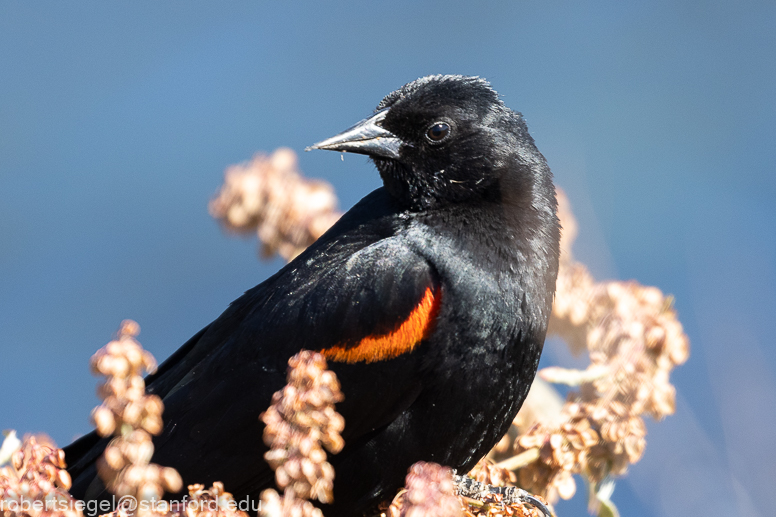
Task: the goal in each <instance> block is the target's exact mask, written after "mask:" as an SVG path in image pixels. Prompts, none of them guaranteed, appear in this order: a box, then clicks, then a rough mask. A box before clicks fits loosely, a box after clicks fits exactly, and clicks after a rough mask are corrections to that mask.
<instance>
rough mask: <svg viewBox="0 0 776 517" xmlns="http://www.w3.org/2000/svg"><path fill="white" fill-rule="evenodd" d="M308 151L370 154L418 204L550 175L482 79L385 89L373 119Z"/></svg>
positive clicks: (400, 192) (492, 193)
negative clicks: (394, 89) (384, 94)
mask: <svg viewBox="0 0 776 517" xmlns="http://www.w3.org/2000/svg"><path fill="white" fill-rule="evenodd" d="M309 149H326V150H331V151H340V152H350V153H360V154H366V155H368V156H370V157H371V158H372V160H373V161H374V162H375V165H376V166H377V169H378V170H379V171H380V175H381V177H382V179H383V182H384V184H385V187H386V189H387V190H388V192H389V193H390V194H391V195H393V196H394V197H395V198H397V199H398V200H400V201H401V202H403V203H405V204H407V205H409V206H410V207H412V208H413V209H416V210H423V209H428V208H434V207H438V206H443V205H448V204H452V203H462V202H468V201H480V200H483V199H485V200H487V199H489V198H492V199H494V200H497V199H499V198H500V197H501V195H502V192H503V189H504V188H505V186H506V183H508V184H509V189H510V190H513V187H517V188H518V190H520V189H521V186H523V187H529V188H530V187H531V186H533V185H535V184H536V182H537V181H539V182H540V183H545V181H542V180H547V181H551V180H550V179H549V178H550V172H549V169H548V168H547V165H546V162H545V161H544V158H543V157H542V155H541V154H540V153H539V151H538V150H537V149H536V146H535V145H534V142H533V139H532V138H531V136H530V135H529V134H528V130H527V127H526V124H525V122H524V120H523V117H522V115H520V113H516V112H514V111H512V110H510V109H509V108H507V107H506V106H505V105H504V103H503V102H502V101H501V100H500V99H499V97H498V93H496V91H495V90H493V88H491V86H490V84H488V82H487V81H485V80H484V79H480V78H478V77H466V76H460V75H432V76H428V77H422V78H420V79H417V80H415V81H412V82H411V83H408V84H406V85H404V86H403V87H402V88H400V89H398V90H396V91H394V92H392V93H390V94H388V95H387V96H386V97H385V98H384V99H383V100H382V101H381V102H380V104H379V105H378V106H377V108H376V109H375V112H374V114H373V115H372V116H370V117H369V118H367V119H365V120H362V121H361V122H359V123H358V124H356V125H355V126H353V127H351V128H350V129H348V130H346V131H344V132H342V133H340V134H338V135H336V136H334V137H331V138H329V139H326V140H324V141H322V142H319V143H317V144H315V145H313V146H311V147H309V148H308V150H309Z"/></svg>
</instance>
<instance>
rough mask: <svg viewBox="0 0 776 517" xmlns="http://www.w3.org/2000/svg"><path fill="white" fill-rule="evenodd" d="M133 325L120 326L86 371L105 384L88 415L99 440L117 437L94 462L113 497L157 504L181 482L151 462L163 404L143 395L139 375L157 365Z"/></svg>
mask: <svg viewBox="0 0 776 517" xmlns="http://www.w3.org/2000/svg"><path fill="white" fill-rule="evenodd" d="M139 332H140V327H139V326H138V324H137V323H135V322H134V321H131V320H125V321H123V322H122V324H121V327H120V329H119V331H118V333H117V336H116V339H115V340H113V341H111V342H110V343H108V344H107V345H105V346H104V347H103V348H101V349H100V350H99V351H97V353H95V354H94V356H92V359H91V368H92V371H93V372H94V373H95V374H97V375H104V376H105V377H106V378H105V381H104V382H103V383H102V384H101V385H100V386H99V387H98V389H97V394H98V395H99V396H100V398H102V399H103V402H102V404H101V405H100V406H98V407H97V408H95V409H94V411H93V412H92V419H93V421H94V423H95V425H96V427H97V432H98V433H99V434H100V435H101V436H110V435H115V436H116V437H115V438H114V439H113V440H112V441H111V442H110V443H109V444H108V446H107V447H106V448H105V453H104V454H103V456H102V457H101V458H100V459H99V460H98V462H97V472H98V473H99V475H100V478H101V479H102V480H103V482H105V486H106V487H107V488H108V489H109V490H110V491H111V492H112V493H114V494H116V495H118V496H119V497H121V496H132V497H135V498H136V499H137V500H138V501H158V500H160V499H161V498H162V496H163V495H164V492H165V491H167V492H178V491H179V490H180V489H181V485H182V483H183V482H182V480H181V477H180V475H179V474H178V472H177V471H176V470H175V469H173V468H170V467H161V466H159V465H156V464H153V463H151V457H152V456H153V453H154V445H153V442H152V441H151V435H152V434H159V433H160V432H161V430H162V411H163V409H164V406H163V404H162V401H161V399H160V398H159V397H157V396H156V395H146V393H145V381H144V380H143V377H142V375H143V373H144V372H145V371H153V370H155V368H156V361H155V360H154V358H153V356H152V355H151V354H150V353H148V352H147V351H145V350H143V347H141V346H140V343H138V342H137V341H136V340H135V336H137V334H138V333H139Z"/></svg>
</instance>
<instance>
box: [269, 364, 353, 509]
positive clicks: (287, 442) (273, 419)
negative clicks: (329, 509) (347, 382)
mask: <svg viewBox="0 0 776 517" xmlns="http://www.w3.org/2000/svg"><path fill="white" fill-rule="evenodd" d="M287 381H288V384H287V385H286V386H285V387H284V388H283V389H282V390H281V391H278V392H276V393H275V394H274V395H273V396H272V404H271V405H270V407H269V408H268V409H267V411H265V412H264V413H262V415H261V420H262V421H263V422H264V424H266V425H265V428H264V443H266V444H267V445H268V446H269V447H270V450H269V451H267V453H266V454H265V455H264V458H265V459H266V460H267V463H269V464H270V466H271V467H272V468H273V469H274V470H275V482H276V483H277V485H278V487H280V488H282V489H284V494H283V497H282V498H281V497H280V496H279V495H278V494H277V492H275V491H274V490H265V491H264V492H263V493H262V515H267V516H275V515H295V514H298V515H300V516H305V517H307V516H313V515H321V514H320V510H318V509H316V508H315V507H313V506H312V504H310V503H309V502H308V501H305V500H306V499H311V498H312V499H317V500H319V501H321V502H323V503H331V502H332V501H333V500H334V496H333V488H334V468H333V467H332V466H331V464H330V463H329V462H327V461H326V452H325V451H324V450H323V448H324V447H325V448H326V449H328V450H329V452H331V453H334V454H336V453H338V452H339V451H341V450H342V447H343V446H344V445H345V442H344V441H343V439H342V436H341V435H340V433H341V432H342V430H343V429H344V428H345V420H344V419H343V418H342V416H341V415H340V414H339V413H337V412H336V410H335V409H334V404H335V403H337V402H340V401H341V400H343V395H342V392H341V391H340V385H339V381H338V380H337V376H336V375H335V374H334V372H332V371H330V370H327V369H326V359H325V358H324V357H323V355H321V354H319V353H317V352H310V351H307V350H302V351H301V352H299V353H298V354H296V355H295V356H293V357H292V358H291V359H289V360H288V374H287ZM278 512H280V513H278Z"/></svg>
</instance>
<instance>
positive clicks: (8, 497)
mask: <svg viewBox="0 0 776 517" xmlns="http://www.w3.org/2000/svg"><path fill="white" fill-rule="evenodd" d="M10 436H11V435H10V433H9V437H10ZM14 438H15V435H14ZM17 444H18V442H17ZM70 485H71V480H70V475H69V474H68V473H67V471H66V470H65V452H64V451H63V450H62V449H58V448H57V447H56V445H54V443H53V442H52V441H51V439H50V438H48V437H47V436H45V435H40V436H38V437H37V438H36V437H35V436H26V437H25V438H24V441H23V444H22V445H21V448H20V449H19V450H17V451H16V452H14V453H13V455H12V457H11V464H10V465H6V466H4V467H2V468H0V515H2V517H82V514H81V510H80V508H79V507H78V506H77V505H76V500H75V499H73V497H72V496H71V495H70V494H69V493H68V492H67V491H68V490H69V489H70Z"/></svg>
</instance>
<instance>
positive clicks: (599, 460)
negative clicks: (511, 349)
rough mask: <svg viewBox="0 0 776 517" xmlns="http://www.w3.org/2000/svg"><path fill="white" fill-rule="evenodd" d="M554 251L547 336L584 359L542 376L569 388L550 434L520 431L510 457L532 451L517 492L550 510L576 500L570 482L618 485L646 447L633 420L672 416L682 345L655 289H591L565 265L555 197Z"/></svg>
mask: <svg viewBox="0 0 776 517" xmlns="http://www.w3.org/2000/svg"><path fill="white" fill-rule="evenodd" d="M559 201H560V203H561V220H562V224H563V226H564V228H571V229H572V231H567V232H566V234H565V236H564V241H563V243H562V244H563V252H562V260H561V269H560V273H559V276H558V282H557V290H556V295H555V304H554V306H553V313H552V318H551V321H550V330H549V332H550V333H554V334H556V335H559V336H560V337H561V338H563V339H564V340H565V341H566V342H567V343H569V345H570V346H571V348H572V350H577V351H578V350H581V349H587V350H588V352H589V354H590V366H589V367H588V368H587V369H586V370H584V371H576V370H565V369H561V368H547V369H545V370H542V371H541V372H540V376H541V377H542V378H544V379H545V380H547V381H550V382H556V383H565V384H569V385H577V386H579V389H578V390H577V391H574V392H572V393H571V394H570V395H569V397H568V400H567V402H566V404H565V405H564V407H563V409H562V413H561V418H560V421H561V422H562V423H561V424H560V425H556V426H552V425H546V424H537V425H533V426H531V427H529V428H527V429H521V431H522V433H521V436H519V437H518V439H517V441H516V447H515V450H514V452H515V453H517V454H519V453H525V452H527V451H532V450H538V455H535V460H534V461H532V462H530V463H528V464H527V465H524V466H522V468H520V469H519V470H518V484H519V485H520V486H522V487H523V488H525V489H527V490H529V491H533V492H535V493H539V494H543V495H545V496H546V497H548V498H549V499H550V500H555V499H557V497H558V496H560V497H562V498H564V499H568V498H570V497H572V496H573V495H574V493H575V491H576V485H575V482H574V479H573V478H572V474H576V473H581V474H583V475H585V476H586V477H587V478H588V480H589V481H590V482H591V483H592V484H593V485H594V486H595V484H597V483H600V482H601V481H603V480H604V479H606V478H607V477H608V476H617V475H622V474H624V473H625V472H626V471H627V468H628V466H629V465H630V464H632V463H635V462H637V461H638V460H639V459H640V458H641V456H642V454H643V452H644V448H645V446H646V440H645V435H646V427H645V425H644V421H643V416H644V415H650V416H652V417H653V418H655V419H658V420H659V419H661V418H663V417H665V416H666V415H670V414H672V413H673V412H674V408H675V390H674V387H673V386H672V385H671V384H670V382H669V375H670V372H671V370H672V369H673V368H674V367H675V366H677V365H679V364H682V363H684V362H685V361H686V360H687V358H688V355H689V342H688V339H687V336H686V335H685V334H684V332H683V330H682V326H681V324H680V323H679V321H678V319H677V317H676V312H675V311H674V310H673V308H672V304H671V299H670V298H669V297H666V296H664V295H663V293H662V292H660V290H659V289H656V288H654V287H645V286H642V285H640V284H638V283H636V282H600V283H599V282H595V280H594V279H593V278H592V276H591V275H590V273H589V272H588V271H587V269H586V268H585V267H584V266H583V265H582V264H579V263H575V262H574V261H573V258H572V255H571V253H570V246H571V243H572V242H573V237H574V232H573V229H575V228H576V222H575V221H574V220H573V216H572V215H571V212H570V209H569V206H568V200H567V199H566V197H565V196H564V195H562V194H561V195H560V196H559Z"/></svg>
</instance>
